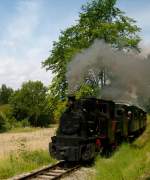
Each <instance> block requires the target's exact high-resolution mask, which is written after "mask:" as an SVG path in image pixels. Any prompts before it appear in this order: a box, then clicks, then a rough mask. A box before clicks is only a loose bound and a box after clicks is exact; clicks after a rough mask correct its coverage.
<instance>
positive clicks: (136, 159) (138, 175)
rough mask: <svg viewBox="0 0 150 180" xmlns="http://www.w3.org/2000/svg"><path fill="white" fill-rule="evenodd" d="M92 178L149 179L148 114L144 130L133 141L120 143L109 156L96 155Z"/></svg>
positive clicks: (149, 138) (107, 179)
mask: <svg viewBox="0 0 150 180" xmlns="http://www.w3.org/2000/svg"><path fill="white" fill-rule="evenodd" d="M95 169H96V175H95V177H93V179H97V180H98V179H103V180H112V179H114V180H134V179H150V116H149V117H148V122H147V129H146V131H145V132H144V133H143V134H142V135H141V136H140V137H139V138H138V139H136V140H135V141H134V142H133V143H131V144H128V143H124V144H122V145H121V146H120V147H119V148H118V150H117V151H116V152H115V153H114V154H113V155H112V157H110V158H103V157H98V158H97V160H96V162H95Z"/></svg>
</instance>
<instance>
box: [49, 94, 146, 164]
mask: <svg viewBox="0 0 150 180" xmlns="http://www.w3.org/2000/svg"><path fill="white" fill-rule="evenodd" d="M145 128H146V112H145V111H144V110H142V109H141V108H140V107H137V106H134V105H129V104H125V103H117V102H114V101H109V100H103V99H97V98H93V97H91V98H81V99H79V100H76V99H75V97H69V98H68V104H67V108H66V110H65V112H64V113H63V114H62V116H61V118H60V124H59V127H58V130H57V133H56V136H53V137H52V138H51V139H52V142H51V143H49V151H50V154H51V155H52V156H53V157H55V158H56V159H58V160H66V161H89V160H92V159H94V157H95V156H96V154H97V153H99V152H105V151H111V150H113V149H115V147H116V146H117V144H119V143H120V142H121V141H122V140H123V139H128V138H130V137H135V136H137V135H139V134H140V133H142V132H143V131H144V130H145Z"/></svg>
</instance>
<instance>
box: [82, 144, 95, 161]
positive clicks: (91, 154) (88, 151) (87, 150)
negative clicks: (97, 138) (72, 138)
mask: <svg viewBox="0 0 150 180" xmlns="http://www.w3.org/2000/svg"><path fill="white" fill-rule="evenodd" d="M95 154H96V153H95V146H94V144H93V145H90V144H89V145H87V146H86V147H84V148H83V149H82V154H81V157H82V160H83V161H92V160H94V158H95Z"/></svg>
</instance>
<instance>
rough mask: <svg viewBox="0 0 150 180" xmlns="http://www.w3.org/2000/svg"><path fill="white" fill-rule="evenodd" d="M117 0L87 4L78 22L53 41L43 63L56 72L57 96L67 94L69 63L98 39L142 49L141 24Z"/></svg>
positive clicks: (94, 0)
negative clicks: (126, 13) (123, 10)
mask: <svg viewBox="0 0 150 180" xmlns="http://www.w3.org/2000/svg"><path fill="white" fill-rule="evenodd" d="M116 1H117V0H92V1H90V2H88V3H87V4H85V5H83V6H82V8H81V12H80V14H79V20H78V21H77V23H76V24H75V25H73V26H71V27H69V28H67V29H66V30H64V31H61V33H60V36H59V39H58V41H57V42H56V41H55V42H54V43H53V48H52V50H51V54H50V56H49V57H48V59H46V60H45V61H44V62H43V66H44V67H45V68H46V69H47V70H51V71H52V72H53V73H54V74H55V77H54V79H53V81H52V85H51V87H50V89H51V93H52V95H53V97H57V98H62V97H65V95H66V92H67V81H66V77H65V73H66V68H67V65H68V63H69V62H70V61H71V59H72V57H73V56H74V55H75V54H76V53H78V52H80V51H81V50H82V49H84V48H88V47H89V46H90V45H91V44H92V43H93V42H94V40H95V39H103V40H104V41H105V42H107V43H110V44H111V45H112V47H113V48H115V49H124V50H126V51H129V50H130V49H135V50H137V51H139V47H138V43H139V41H140V38H139V36H138V32H139V31H140V28H139V27H137V26H136V25H135V21H134V20H133V19H132V18H129V17H127V16H126V15H125V13H124V12H122V11H121V10H120V9H119V8H117V7H116Z"/></svg>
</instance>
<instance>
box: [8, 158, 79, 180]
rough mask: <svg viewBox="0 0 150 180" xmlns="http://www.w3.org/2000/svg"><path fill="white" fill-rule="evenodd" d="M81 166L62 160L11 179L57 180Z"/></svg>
mask: <svg viewBox="0 0 150 180" xmlns="http://www.w3.org/2000/svg"><path fill="white" fill-rule="evenodd" d="M80 167H81V165H80V164H73V163H67V162H65V161H61V162H58V163H57V164H54V165H52V166H47V167H45V168H43V169H40V170H37V171H34V172H31V173H28V174H26V175H23V176H19V177H15V178H12V179H11V180H40V179H43V180H48V179H51V180H56V179H60V178H62V177H64V176H67V175H69V174H70V173H72V172H74V171H76V170H77V169H79V168H80Z"/></svg>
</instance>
